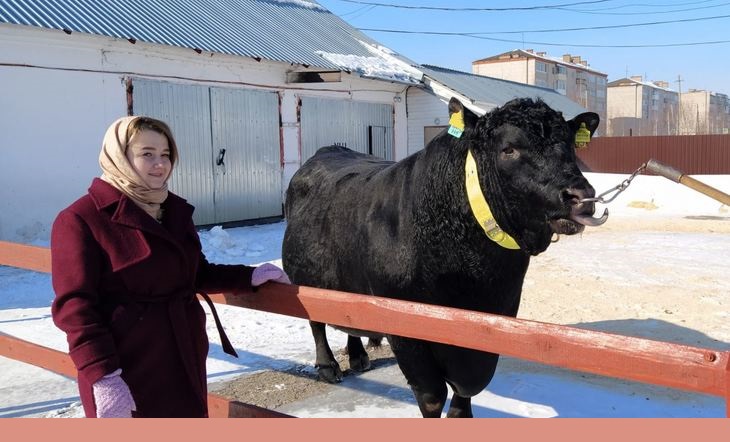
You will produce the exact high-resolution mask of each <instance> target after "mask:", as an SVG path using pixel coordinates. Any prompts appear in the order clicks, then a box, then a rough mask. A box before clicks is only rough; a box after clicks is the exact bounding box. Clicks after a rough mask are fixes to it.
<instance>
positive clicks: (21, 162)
mask: <svg viewBox="0 0 730 442" xmlns="http://www.w3.org/2000/svg"><path fill="white" fill-rule="evenodd" d="M0 41H2V42H3V49H2V51H0V84H2V87H3V93H2V94H0V104H1V105H2V106H1V107H0V112H2V118H0V149H1V150H0V153H1V155H2V160H1V161H0V204H1V205H2V208H1V209H0V240H10V241H20V242H33V241H46V240H47V239H48V236H49V230H50V224H51V222H52V221H53V219H54V218H55V215H56V214H57V213H58V211H59V210H60V209H62V208H63V207H65V206H67V205H68V204H70V203H71V202H73V201H74V200H75V199H76V198H78V197H79V196H81V195H82V194H84V193H85V192H86V189H87V188H88V185H89V183H90V182H91V179H92V178H93V177H95V176H98V175H99V173H100V170H99V166H98V154H99V150H100V147H101V140H102V137H103V135H104V131H105V130H106V128H107V126H108V125H109V124H110V123H111V122H112V121H113V120H115V119H116V118H119V117H121V116H124V115H127V91H126V85H125V80H126V79H127V78H129V77H144V78H150V79H160V80H165V81H172V82H178V83H181V84H206V85H211V86H221V87H232V88H256V89H261V90H269V91H276V92H277V93H278V94H279V96H280V102H281V108H280V118H281V143H282V146H281V152H282V156H283V158H282V189H281V193H282V198H283V194H284V191H285V189H286V186H287V185H288V182H289V179H290V178H291V176H292V175H293V173H294V172H295V171H296V169H297V168H298V167H299V164H300V161H301V152H300V145H299V121H298V113H297V106H298V102H299V97H301V96H317V97H328V98H334V99H342V100H353V101H366V102H376V103H387V104H391V105H393V106H394V118H395V121H394V142H395V146H394V151H395V156H396V159H400V158H402V157H403V156H405V153H406V152H407V149H408V148H407V146H406V145H405V141H406V139H407V138H406V135H405V131H406V121H405V119H404V118H403V117H404V116H405V106H406V100H405V99H403V100H400V101H398V100H397V99H395V97H396V96H398V95H401V94H402V93H403V92H404V91H405V89H406V87H405V86H404V85H402V84H397V83H391V82H385V81H375V80H366V79H361V78H359V77H356V76H350V75H345V74H343V80H342V81H341V82H339V83H312V84H286V83H285V79H286V72H287V70H290V69H291V68H292V67H291V66H290V65H289V64H288V63H274V62H257V61H256V60H253V59H247V58H243V57H233V56H227V55H221V54H213V53H206V52H203V53H201V54H197V53H195V52H194V51H192V50H190V49H184V48H175V47H166V46H160V45H152V44H145V43H141V42H137V43H136V44H131V43H129V42H128V41H126V40H119V39H114V38H109V37H100V36H90V35H84V34H79V33H73V34H71V35H66V34H65V33H63V32H61V31H55V30H44V29H40V28H34V27H28V26H16V25H6V24H0ZM183 196H184V195H183Z"/></svg>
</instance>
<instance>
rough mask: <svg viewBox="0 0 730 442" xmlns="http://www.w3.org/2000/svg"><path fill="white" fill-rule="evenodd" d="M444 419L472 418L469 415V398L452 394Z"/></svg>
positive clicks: (470, 414)
mask: <svg viewBox="0 0 730 442" xmlns="http://www.w3.org/2000/svg"><path fill="white" fill-rule="evenodd" d="M446 417H474V415H472V413H471V398H470V397H463V396H459V395H458V394H456V393H454V396H453V397H452V398H451V403H450V404H449V412H448V413H446Z"/></svg>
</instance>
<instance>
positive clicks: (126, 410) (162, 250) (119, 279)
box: [51, 116, 289, 417]
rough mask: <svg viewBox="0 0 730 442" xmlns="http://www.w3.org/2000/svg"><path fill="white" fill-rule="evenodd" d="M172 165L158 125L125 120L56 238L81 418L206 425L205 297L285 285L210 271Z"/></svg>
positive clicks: (270, 269) (261, 274) (110, 132)
mask: <svg viewBox="0 0 730 442" xmlns="http://www.w3.org/2000/svg"><path fill="white" fill-rule="evenodd" d="M177 160H178V151H177V146H176V144H175V140H174V138H173V136H172V133H171V131H170V129H169V127H168V126H167V125H166V124H165V123H163V122H162V121H159V120H155V119H152V118H147V117H136V116H135V117H125V118H120V119H119V120H117V121H115V122H114V123H113V124H112V125H111V126H110V127H109V129H107V132H106V135H105V136H104V142H103V145H102V149H101V154H100V156H99V163H100V165H101V169H102V171H103V174H102V176H101V179H99V178H95V179H94V180H93V182H92V183H91V187H90V188H89V191H88V194H87V195H85V196H83V197H81V198H80V199H79V200H77V201H76V202H74V203H73V204H72V205H71V206H69V207H68V208H66V209H64V210H63V211H61V213H59V215H58V217H57V218H56V220H55V222H54V224H53V230H52V233H51V258H52V281H53V289H54V291H55V292H56V297H55V299H54V301H53V305H52V310H51V312H52V315H53V320H54V323H55V324H56V325H57V326H58V327H59V328H60V329H61V330H63V331H64V332H65V333H66V336H67V339H68V344H69V354H70V356H71V359H72V360H73V362H74V364H75V366H76V369H77V370H78V385H79V392H80V395H81V402H82V403H83V406H84V411H85V413H86V416H87V417H130V416H138V417H207V415H208V409H207V382H206V366H205V362H206V357H207V354H208V336H207V334H206V331H205V318H206V317H205V312H204V310H203V308H202V306H201V305H200V302H199V301H198V300H197V298H196V293H201V294H203V296H204V297H205V298H206V301H208V304H209V306H210V309H211V311H212V313H213V317H214V318H215V321H216V325H217V327H218V331H219V333H220V335H221V342H222V343H223V348H224V349H225V351H226V352H227V353H230V354H233V355H235V351H234V350H233V347H232V346H231V344H230V342H229V341H228V339H227V337H226V335H225V332H224V331H223V328H222V326H221V324H220V321H219V320H218V316H217V314H216V312H215V308H214V307H213V304H212V302H210V300H209V299H208V298H207V295H205V292H219V291H229V292H230V291H247V290H250V289H251V287H252V286H256V285H260V284H263V283H264V282H266V281H269V280H274V281H277V282H285V283H288V282H289V280H288V278H287V277H286V274H285V273H284V272H283V271H282V270H281V269H279V268H278V267H276V266H273V265H271V264H264V265H262V266H260V267H257V268H252V267H248V266H245V265H215V264H210V263H208V261H207V260H206V259H205V256H204V255H203V253H202V251H201V246H200V240H199V238H198V234H197V232H196V230H195V226H194V225H193V220H192V214H193V210H194V208H193V207H192V206H191V205H189V204H188V203H187V202H185V200H184V199H182V198H180V197H178V196H177V195H174V194H173V193H171V192H168V190H167V181H168V179H169V177H170V172H171V171H172V168H173V166H174V165H175V163H176V162H177Z"/></svg>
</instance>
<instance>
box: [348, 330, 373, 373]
mask: <svg viewBox="0 0 730 442" xmlns="http://www.w3.org/2000/svg"><path fill="white" fill-rule="evenodd" d="M347 355H348V356H349V358H350V368H351V369H353V370H355V371H367V370H369V369H370V357H369V356H368V352H367V351H365V347H363V346H362V340H360V337H359V336H352V335H347Z"/></svg>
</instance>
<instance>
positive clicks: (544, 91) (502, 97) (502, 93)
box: [420, 65, 586, 119]
mask: <svg viewBox="0 0 730 442" xmlns="http://www.w3.org/2000/svg"><path fill="white" fill-rule="evenodd" d="M420 69H421V70H422V71H423V73H424V74H425V75H426V76H428V77H430V78H432V79H433V80H435V81H437V82H438V83H440V84H442V85H444V86H447V87H449V88H450V89H453V90H454V91H456V92H458V93H460V94H462V95H464V96H466V97H468V98H470V99H472V100H474V101H475V102H477V103H485V104H488V105H491V106H501V105H503V104H505V103H506V102H508V101H510V100H512V99H514V98H527V97H530V98H540V99H542V101H544V102H545V103H547V105H548V106H550V107H552V108H553V109H555V110H558V111H560V112H562V113H563V116H564V117H565V118H568V119H569V118H573V117H575V116H576V115H578V114H580V113H583V112H586V109H585V108H584V107H582V106H581V105H579V104H578V103H576V102H574V101H572V100H570V99H569V98H568V97H566V96H564V95H562V94H559V93H557V92H556V91H554V90H553V89H548V88H543V87H538V86H531V85H527V84H523V83H517V82H514V81H509V80H501V79H498V78H492V77H486V76H483V75H476V74H470V73H468V72H461V71H455V70H452V69H446V68H442V67H438V66H432V65H421V66H420Z"/></svg>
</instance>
